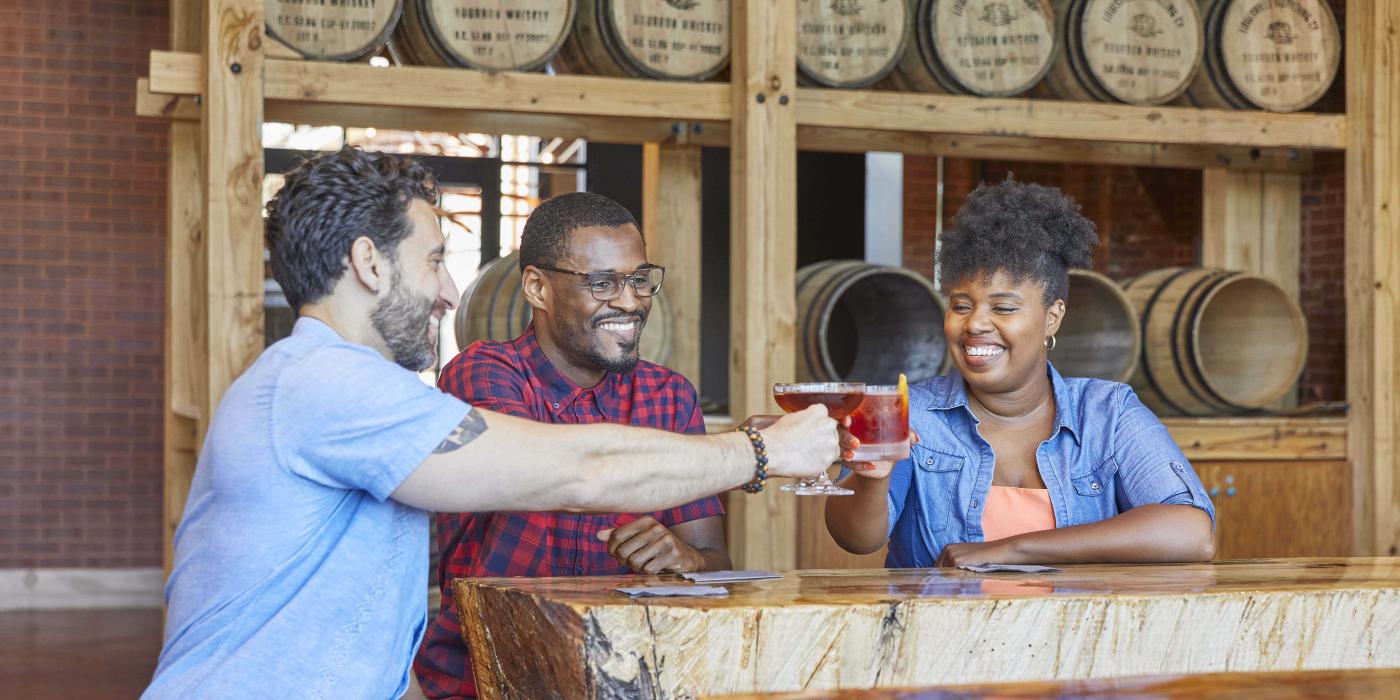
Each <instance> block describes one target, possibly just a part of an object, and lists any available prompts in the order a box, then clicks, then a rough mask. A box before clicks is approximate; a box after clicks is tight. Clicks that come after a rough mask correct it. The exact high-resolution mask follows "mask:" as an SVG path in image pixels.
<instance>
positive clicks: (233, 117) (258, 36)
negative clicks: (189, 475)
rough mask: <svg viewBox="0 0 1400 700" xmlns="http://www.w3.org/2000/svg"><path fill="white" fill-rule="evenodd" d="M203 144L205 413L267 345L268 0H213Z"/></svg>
mask: <svg viewBox="0 0 1400 700" xmlns="http://www.w3.org/2000/svg"><path fill="white" fill-rule="evenodd" d="M208 20H209V21H208V24H207V33H206V34H205V37H204V48H205V62H204V119H203V121H202V122H201V124H202V128H203V145H204V157H205V162H206V166H205V169H204V192H205V232H206V235H207V250H208V275H209V276H208V304H209V319H208V321H209V322H208V343H209V345H208V353H209V354H208V357H209V373H208V379H207V384H206V386H207V390H208V395H207V396H206V404H205V407H204V408H205V413H204V415H205V416H212V415H213V413H214V409H215V408H216V407H217V406H218V405H219V399H221V398H222V397H223V394H224V391H225V390H226V389H228V387H229V385H230V384H232V383H233V380H234V379H236V378H237V377H238V375H239V374H241V373H242V372H243V370H244V369H246V368H247V367H248V365H249V364H251V363H252V362H253V360H254V359H255V358H256V357H257V356H258V353H259V352H261V351H262V347H263V318H262V316H263V298H262V297H263V290H262V287H263V221H262V215H261V212H260V211H259V209H260V207H261V205H262V179H263V151H262V120H263V2H262V0H209V4H208Z"/></svg>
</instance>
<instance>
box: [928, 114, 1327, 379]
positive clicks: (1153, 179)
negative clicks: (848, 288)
mask: <svg viewBox="0 0 1400 700" xmlns="http://www.w3.org/2000/svg"><path fill="white" fill-rule="evenodd" d="M1334 99H1335V97H1334V96H1329V100H1328V102H1332V101H1333V100H1334ZM1314 163H1315V167H1314V169H1313V171H1312V172H1311V173H1309V174H1308V175H1305V176H1304V177H1303V202H1302V217H1303V222H1302V224H1303V232H1302V233H1303V235H1302V245H1301V248H1302V249H1301V251H1300V254H1301V255H1302V256H1303V257H1302V266H1303V269H1302V280H1301V283H1302V302H1303V310H1304V312H1305V313H1306V314H1307V317H1308V331H1309V333H1308V335H1309V344H1310V353H1309V357H1308V365H1307V369H1306V370H1305V372H1304V375H1303V383H1302V391H1301V395H1302V398H1303V399H1304V400H1314V399H1318V400H1329V401H1332V400H1342V399H1343V398H1345V395H1346V364H1345V363H1346V357H1345V338H1346V317H1345V304H1344V299H1343V287H1342V277H1343V270H1342V264H1343V263H1342V252H1343V240H1342V236H1343V234H1342V216H1343V205H1342V195H1343V183H1344V181H1343V172H1342V156H1341V154H1318V155H1317V156H1316V157H1315V161H1314ZM936 168H937V165H936V160H935V159H934V158H931V157H913V156H910V157H906V158H905V159H904V187H905V189H904V208H905V215H904V219H905V221H904V264H905V266H906V267H909V268H911V269H915V270H919V271H920V272H923V273H924V274H927V275H932V272H933V266H932V262H931V261H932V256H933V249H934V230H935V227H934V224H935V222H936V218H937V217H936V216H935V214H934V211H935V208H934V206H935V197H936V194H937V189H936V188H937V176H936ZM943 171H944V173H943V174H944V192H943V212H944V226H949V225H951V223H952V219H953V215H954V214H956V213H957V211H958V208H959V207H961V206H962V203H963V201H964V200H965V199H966V197H967V193H968V192H970V191H971V190H972V188H973V187H975V186H976V184H977V183H978V182H1000V181H1001V180H1003V179H1005V178H1006V176H1007V175H1008V174H1012V175H1014V176H1015V177H1016V179H1018V180H1024V181H1027V182H1038V183H1041V184H1045V185H1053V186H1055V187H1058V188H1060V189H1062V190H1064V191H1065V193H1066V194H1068V195H1070V196H1071V197H1074V198H1075V199H1076V200H1077V201H1078V202H1079V203H1080V206H1081V207H1082V209H1083V211H1084V214H1085V215H1086V216H1088V217H1089V218H1090V219H1091V220H1093V221H1094V223H1096V224H1097V225H1098V227H1099V237H1100V245H1099V249H1098V251H1097V252H1096V254H1095V256H1094V269H1096V270H1098V271H1100V272H1103V273H1104V274H1107V275H1108V276H1109V277H1112V278H1114V279H1118V280H1122V279H1125V278H1127V277H1131V276H1133V275H1136V274H1138V273H1141V272H1145V271H1147V270H1152V269H1156V268H1159V267H1169V266H1172V265H1194V264H1196V262H1197V261H1198V260H1199V259H1200V242H1199V238H1200V236H1199V233H1200V227H1201V173H1200V171H1197V170H1169V169H1158V168H1131V167H1111V166H1094V165H1075V164H1045V163H1002V162H992V161H969V160H961V159H945V160H944V165H943Z"/></svg>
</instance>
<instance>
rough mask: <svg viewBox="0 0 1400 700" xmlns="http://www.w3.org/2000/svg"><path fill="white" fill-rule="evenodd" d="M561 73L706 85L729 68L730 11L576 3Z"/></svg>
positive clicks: (677, 1) (674, 2) (649, 0)
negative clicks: (710, 79) (695, 81)
mask: <svg viewBox="0 0 1400 700" xmlns="http://www.w3.org/2000/svg"><path fill="white" fill-rule="evenodd" d="M578 5H579V8H578V22H577V24H576V26H575V27H574V30H573V33H572V34H570V35H569V39H568V41H567V42H565V44H564V47H563V49H562V50H560V52H559V56H558V58H557V59H556V60H555V62H554V65H555V68H556V69H558V70H559V71H560V72H565V73H591V74H595V75H613V76H634V77H639V78H656V79H662V80H705V79H707V78H710V77H713V76H714V75H715V74H717V73H719V72H720V71H722V70H723V69H724V67H725V66H726V65H728V64H729V53H730V31H729V23H730V8H729V6H728V5H726V4H725V3H722V2H696V1H695V0H578Z"/></svg>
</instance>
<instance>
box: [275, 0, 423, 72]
mask: <svg viewBox="0 0 1400 700" xmlns="http://www.w3.org/2000/svg"><path fill="white" fill-rule="evenodd" d="M263 9H264V11H265V13H266V17H267V32H268V34H270V35H271V36H274V37H276V38H277V40H278V41H279V42H280V43H282V44H284V45H286V46H287V47H289V48H291V49H292V50H293V51H295V52H297V53H299V54H301V55H302V56H305V57H306V58H315V59H321V60H332V61H344V60H350V59H352V58H359V57H360V56H364V55H366V54H368V53H370V52H372V51H374V50H375V49H378V48H379V47H380V46H383V45H384V42H385V41H387V40H388V39H389V34H390V33H391V32H393V31H394V25H395V24H397V23H398V21H399V16H400V15H401V14H402V12H403V1H402V0H372V1H371V2H350V1H342V2H331V3H325V2H306V0H265V2H264V3H263Z"/></svg>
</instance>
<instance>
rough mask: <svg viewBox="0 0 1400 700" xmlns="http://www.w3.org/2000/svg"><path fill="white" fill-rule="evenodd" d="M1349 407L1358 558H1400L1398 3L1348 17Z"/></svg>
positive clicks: (1360, 1) (1358, 0)
mask: <svg viewBox="0 0 1400 700" xmlns="http://www.w3.org/2000/svg"><path fill="white" fill-rule="evenodd" d="M1345 34H1346V42H1347V43H1346V52H1345V54H1346V61H1347V66H1346V81H1347V84H1346V90H1347V120H1348V131H1347V133H1348V134H1349V136H1348V139H1347V153H1346V195H1345V196H1346V220H1345V223H1344V228H1345V237H1346V266H1347V273H1346V295H1347V297H1346V298H1347V400H1348V402H1349V403H1350V405H1351V412H1350V416H1351V419H1352V424H1351V427H1350V429H1349V431H1348V436H1349V439H1350V448H1349V450H1348V452H1349V454H1350V455H1351V458H1352V459H1353V460H1354V463H1355V472H1354V479H1353V482H1352V496H1353V499H1354V500H1353V507H1354V509H1355V516H1354V517H1355V519H1354V523H1353V524H1354V529H1353V531H1352V532H1353V541H1352V547H1353V549H1352V551H1353V553H1357V554H1369V553H1385V552H1395V551H1400V479H1397V478H1396V470H1397V469H1398V468H1400V466H1397V462H1396V457H1397V455H1396V440H1397V439H1400V410H1397V409H1400V406H1398V405H1397V401H1400V365H1398V364H1397V363H1398V362H1400V343H1397V340H1400V338H1397V334H1400V300H1397V297H1396V295H1397V292H1398V291H1400V241H1397V238H1396V235H1395V232H1396V231H1397V230H1400V3H1395V2H1388V1H1385V0H1352V2H1348V3H1347V12H1346V32H1345Z"/></svg>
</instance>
